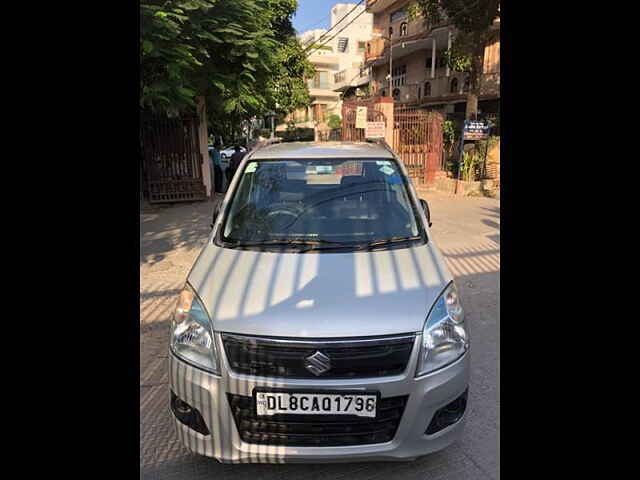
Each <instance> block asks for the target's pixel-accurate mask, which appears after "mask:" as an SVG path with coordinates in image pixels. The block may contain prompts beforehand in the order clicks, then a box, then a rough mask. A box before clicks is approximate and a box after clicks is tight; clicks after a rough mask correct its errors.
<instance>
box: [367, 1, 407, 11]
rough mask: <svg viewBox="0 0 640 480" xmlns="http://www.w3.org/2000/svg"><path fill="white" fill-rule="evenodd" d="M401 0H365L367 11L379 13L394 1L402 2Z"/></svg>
mask: <svg viewBox="0 0 640 480" xmlns="http://www.w3.org/2000/svg"><path fill="white" fill-rule="evenodd" d="M402 1H403V0H367V12H369V13H380V12H382V11H383V10H386V9H387V8H389V7H391V6H392V5H393V4H394V3H398V4H399V3H402Z"/></svg>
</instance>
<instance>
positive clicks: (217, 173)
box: [210, 144, 223, 193]
mask: <svg viewBox="0 0 640 480" xmlns="http://www.w3.org/2000/svg"><path fill="white" fill-rule="evenodd" d="M219 146H220V145H218V144H215V145H214V146H213V149H212V150H211V152H210V154H211V163H212V165H213V169H212V172H213V185H214V186H215V187H214V191H215V192H216V193H222V182H223V178H222V168H221V166H220V149H219V148H218V147H219Z"/></svg>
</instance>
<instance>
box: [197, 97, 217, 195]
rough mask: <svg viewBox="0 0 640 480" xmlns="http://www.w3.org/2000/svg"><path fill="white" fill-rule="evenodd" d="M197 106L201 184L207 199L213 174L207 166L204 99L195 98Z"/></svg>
mask: <svg viewBox="0 0 640 480" xmlns="http://www.w3.org/2000/svg"><path fill="white" fill-rule="evenodd" d="M196 102H197V105H198V120H199V122H198V139H199V140H200V153H201V157H202V183H204V186H205V188H206V192H207V197H208V198H210V197H211V191H212V182H213V175H214V172H212V171H211V168H210V166H209V164H210V162H209V148H208V147H209V132H208V130H209V129H208V128H207V107H206V106H205V102H204V97H197V98H196Z"/></svg>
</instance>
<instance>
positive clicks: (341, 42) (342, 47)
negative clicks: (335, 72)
mask: <svg viewBox="0 0 640 480" xmlns="http://www.w3.org/2000/svg"><path fill="white" fill-rule="evenodd" d="M348 48H349V38H348V37H340V38H338V51H339V52H342V53H345V52H346V51H347V50H348Z"/></svg>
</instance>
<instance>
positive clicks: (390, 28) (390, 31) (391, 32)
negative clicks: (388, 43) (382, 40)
mask: <svg viewBox="0 0 640 480" xmlns="http://www.w3.org/2000/svg"><path fill="white" fill-rule="evenodd" d="M391 35H393V27H389V38H391Z"/></svg>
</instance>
